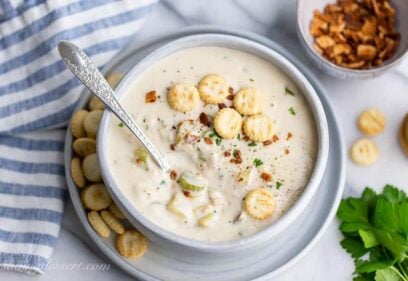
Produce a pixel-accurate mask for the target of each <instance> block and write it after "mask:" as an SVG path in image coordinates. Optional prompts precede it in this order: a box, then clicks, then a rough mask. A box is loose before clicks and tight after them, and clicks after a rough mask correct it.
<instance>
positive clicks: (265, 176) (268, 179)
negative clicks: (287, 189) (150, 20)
mask: <svg viewBox="0 0 408 281" xmlns="http://www.w3.org/2000/svg"><path fill="white" fill-rule="evenodd" d="M261 178H262V179H263V180H264V181H266V182H270V181H271V180H272V176H271V175H270V174H268V173H266V172H262V174H261Z"/></svg>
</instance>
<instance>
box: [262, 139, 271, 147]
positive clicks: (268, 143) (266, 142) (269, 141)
mask: <svg viewBox="0 0 408 281" xmlns="http://www.w3.org/2000/svg"><path fill="white" fill-rule="evenodd" d="M270 144H272V141H271V140H267V141H264V142H263V145H264V146H267V145H270Z"/></svg>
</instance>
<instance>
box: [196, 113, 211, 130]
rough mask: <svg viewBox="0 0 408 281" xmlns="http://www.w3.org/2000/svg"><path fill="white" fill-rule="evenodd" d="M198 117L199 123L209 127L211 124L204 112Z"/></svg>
mask: <svg viewBox="0 0 408 281" xmlns="http://www.w3.org/2000/svg"><path fill="white" fill-rule="evenodd" d="M199 118H200V123H201V124H203V125H204V126H207V127H209V126H210V125H211V122H210V118H209V117H208V115H207V114H205V113H204V112H201V114H200V117H199Z"/></svg>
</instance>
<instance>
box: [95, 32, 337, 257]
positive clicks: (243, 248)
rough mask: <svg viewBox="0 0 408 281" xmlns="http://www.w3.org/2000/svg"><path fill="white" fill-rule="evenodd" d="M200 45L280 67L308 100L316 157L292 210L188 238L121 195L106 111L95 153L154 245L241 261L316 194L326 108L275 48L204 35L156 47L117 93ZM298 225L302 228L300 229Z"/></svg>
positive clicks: (120, 201)
mask: <svg viewBox="0 0 408 281" xmlns="http://www.w3.org/2000/svg"><path fill="white" fill-rule="evenodd" d="M198 46H223V47H228V48H233V49H238V50H241V51H245V52H248V53H251V54H254V55H256V56H259V57H261V58H263V59H265V60H267V61H269V62H271V63H272V64H274V65H276V66H277V67H279V68H280V69H281V70H282V71H283V72H285V73H286V74H287V75H288V76H289V77H290V78H291V79H292V81H293V82H295V83H296V85H297V87H298V88H299V90H300V92H302V93H303V95H304V96H305V98H306V100H307V102H308V103H309V105H310V108H311V110H312V113H313V115H314V118H315V120H316V128H317V133H318V143H317V145H318V153H317V159H316V163H315V167H314V170H313V173H312V175H311V178H310V180H309V183H308V185H307V187H306V188H305V190H304V192H303V193H302V195H301V196H300V197H299V199H298V200H297V201H296V202H295V203H294V205H293V206H292V208H290V209H289V210H288V212H287V213H286V214H284V215H283V216H282V217H281V218H280V219H278V220H277V221H276V222H275V223H273V224H272V225H270V226H268V227H267V228H265V229H264V230H261V231H260V232H258V233H256V234H253V235H251V236H248V237H244V238H241V239H238V240H234V241H228V242H217V243H210V242H202V241H196V240H193V239H189V238H185V237H182V236H179V235H177V234H174V233H172V232H169V231H167V230H165V229H163V228H162V227H160V226H158V225H156V224H154V223H153V222H151V221H149V220H148V219H146V218H145V217H144V216H143V214H142V213H140V212H139V211H138V210H137V208H136V207H135V206H134V205H133V204H132V203H131V202H130V201H129V200H128V199H127V198H126V197H125V196H124V195H123V193H122V192H121V189H120V188H119V187H118V182H117V181H116V179H115V178H114V177H113V175H112V172H111V169H110V167H109V165H108V164H107V163H109V161H108V160H107V159H108V157H109V156H108V153H107V151H108V149H107V148H108V147H107V143H108V142H107V130H108V127H109V123H110V120H111V118H112V114H111V113H110V112H108V111H106V112H105V113H104V115H103V118H102V121H101V124H100V129H99V135H98V138H97V139H98V144H97V145H98V149H97V150H98V155H99V159H100V164H101V169H102V174H103V178H104V182H105V184H106V185H107V189H108V191H109V192H110V194H111V196H112V198H113V199H114V201H115V203H116V204H117V205H118V206H119V208H120V209H121V210H122V211H123V212H124V213H125V214H126V215H127V217H128V219H129V220H130V222H131V223H132V224H133V225H134V226H135V227H136V228H137V229H139V230H140V231H141V232H143V234H145V235H146V236H147V237H148V238H149V239H151V240H152V241H154V242H156V244H158V245H160V247H162V248H165V249H168V250H169V249H170V251H169V252H170V253H172V254H173V255H174V256H175V257H177V258H180V259H188V258H189V256H191V255H194V256H195V257H200V256H202V257H204V259H205V258H208V257H211V258H212V259H213V258H216V257H217V256H218V257H220V256H225V255H230V256H232V257H234V258H240V257H243V255H245V256H247V255H248V254H249V253H250V252H251V251H255V250H256V249H258V248H259V247H262V245H265V243H273V237H274V235H278V234H279V235H284V233H283V232H284V230H285V228H286V226H288V225H289V224H290V223H291V222H293V221H294V219H295V218H296V217H297V216H298V215H299V214H301V213H302V211H303V210H304V209H305V207H306V206H307V204H308V203H309V201H310V199H311V198H312V196H313V194H314V193H315V192H316V190H317V188H318V186H319V184H320V181H321V179H322V177H323V173H324V170H325V166H326V161H327V157H328V150H329V135H328V127H327V120H326V116H325V113H324V110H323V107H322V104H321V102H320V100H319V98H318V96H317V94H316V92H315V90H314V88H313V86H312V85H311V84H310V83H309V82H308V80H307V79H306V78H305V77H304V76H303V74H302V73H301V72H300V71H299V70H298V69H297V68H296V67H295V66H294V65H293V64H292V63H291V62H290V61H289V60H287V59H286V58H285V57H284V56H282V55H281V54H280V53H278V52H277V51H275V50H273V49H270V48H268V47H266V46H263V45H261V44H259V43H256V42H253V41H250V40H248V39H244V38H240V37H235V36H231V35H221V34H204V35H193V36H187V37H184V38H182V39H178V40H175V41H173V42H171V43H169V44H167V45H165V46H163V47H161V48H159V49H157V50H156V51H154V52H153V53H151V54H150V55H148V56H147V57H145V58H144V59H143V60H141V61H140V62H139V63H138V64H137V65H135V66H134V67H133V68H132V69H131V70H130V71H129V73H127V74H126V75H125V77H124V78H123V80H122V81H121V82H120V84H119V85H118V87H117V88H116V95H117V96H118V98H119V99H120V98H121V96H122V95H123V93H124V92H125V91H126V89H127V88H128V87H129V86H130V85H131V83H132V81H134V79H135V78H136V77H138V76H139V75H140V74H141V73H142V72H144V71H145V70H146V69H147V68H148V67H149V66H151V65H152V64H154V63H155V62H157V61H159V60H160V59H162V58H164V57H166V56H168V55H169V54H172V53H174V52H177V51H181V50H183V49H186V48H191V47H198ZM152 114H154V112H152ZM305 223H308V222H305ZM219 227H220V231H222V226H219ZM299 227H302V226H301V225H299ZM232 253H234V255H231V254H232Z"/></svg>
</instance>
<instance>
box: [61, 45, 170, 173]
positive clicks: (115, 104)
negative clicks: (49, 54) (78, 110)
mask: <svg viewBox="0 0 408 281" xmlns="http://www.w3.org/2000/svg"><path fill="white" fill-rule="evenodd" d="M58 51H59V53H60V56H61V57H62V59H63V61H64V63H65V65H66V66H67V67H68V69H69V70H70V71H71V72H72V73H73V74H74V75H75V76H76V77H77V78H78V79H79V80H81V82H82V84H84V85H85V86H86V87H87V88H88V89H89V90H90V91H91V93H93V94H94V95H96V96H97V97H98V98H99V99H100V100H101V101H102V102H103V103H104V104H105V105H106V106H107V108H109V109H110V111H111V112H113V114H115V115H116V116H117V117H118V118H119V119H120V120H121V121H122V122H123V123H124V124H125V125H126V126H127V127H128V128H129V130H130V131H131V132H132V133H133V134H134V135H135V136H136V137H137V139H138V140H139V141H140V142H141V143H142V144H143V145H144V147H145V148H146V149H147V150H148V151H149V153H150V155H151V156H152V158H153V159H154V161H155V162H156V163H157V164H158V165H159V166H160V168H161V169H162V170H164V171H165V172H167V171H169V170H170V166H169V164H168V163H167V161H166V160H165V159H164V157H163V155H162V154H161V153H160V152H159V151H158V150H157V149H156V148H155V147H154V146H153V144H152V143H151V142H150V141H149V140H148V139H147V137H146V135H145V134H144V133H143V132H142V131H141V130H140V128H139V127H138V126H137V125H136V123H135V122H134V121H133V119H132V118H131V117H130V115H129V114H128V113H127V112H126V111H125V109H124V108H123V107H122V105H121V104H120V103H119V101H118V100H117V99H116V97H115V93H114V92H113V90H112V88H111V87H110V86H109V84H108V82H107V81H106V80H105V77H103V75H102V73H100V72H99V70H98V68H96V66H95V65H94V64H93V62H92V61H91V60H90V58H89V57H88V56H87V55H86V54H85V53H84V51H82V50H81V49H80V48H79V47H78V46H76V45H74V44H72V43H70V42H68V41H61V42H59V44H58Z"/></svg>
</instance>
